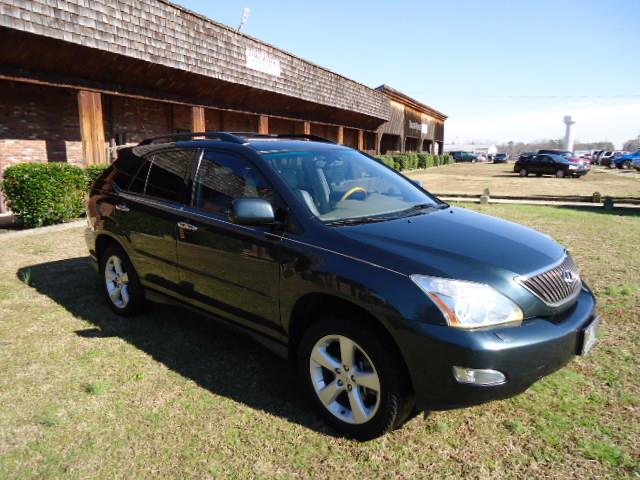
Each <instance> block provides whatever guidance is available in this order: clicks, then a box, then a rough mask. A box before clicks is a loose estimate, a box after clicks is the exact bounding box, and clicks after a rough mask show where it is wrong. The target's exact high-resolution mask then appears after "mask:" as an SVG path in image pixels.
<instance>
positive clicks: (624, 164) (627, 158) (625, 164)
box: [612, 149, 640, 170]
mask: <svg viewBox="0 0 640 480" xmlns="http://www.w3.org/2000/svg"><path fill="white" fill-rule="evenodd" d="M638 158H640V149H638V150H636V151H635V152H633V153H627V154H625V155H620V156H619V157H617V158H615V159H614V160H613V161H612V165H613V167H615V168H623V169H625V170H627V169H629V168H631V165H632V163H633V161H634V160H636V159H638Z"/></svg>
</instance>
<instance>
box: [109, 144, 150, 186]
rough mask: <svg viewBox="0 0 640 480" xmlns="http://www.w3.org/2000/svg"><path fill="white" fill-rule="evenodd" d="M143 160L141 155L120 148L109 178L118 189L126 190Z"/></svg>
mask: <svg viewBox="0 0 640 480" xmlns="http://www.w3.org/2000/svg"><path fill="white" fill-rule="evenodd" d="M143 162H144V160H143V159H142V157H140V156H138V155H136V154H135V153H133V151H132V150H131V149H124V150H120V152H118V160H117V161H116V162H115V163H114V164H113V170H112V171H111V173H110V174H109V177H110V178H109V179H110V180H111V181H112V182H113V183H114V184H116V185H117V186H118V187H119V188H120V189H122V190H126V189H127V188H128V187H129V184H130V183H131V180H132V179H133V177H134V176H135V175H136V173H137V172H138V170H140V165H142V163H143Z"/></svg>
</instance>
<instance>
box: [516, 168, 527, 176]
mask: <svg viewBox="0 0 640 480" xmlns="http://www.w3.org/2000/svg"><path fill="white" fill-rule="evenodd" d="M518 173H519V174H520V176H521V177H526V176H527V175H529V172H527V169H526V168H521V169H520V172H518Z"/></svg>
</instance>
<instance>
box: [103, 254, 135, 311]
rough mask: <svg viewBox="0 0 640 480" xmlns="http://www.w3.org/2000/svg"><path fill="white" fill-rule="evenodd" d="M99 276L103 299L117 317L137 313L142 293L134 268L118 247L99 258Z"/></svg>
mask: <svg viewBox="0 0 640 480" xmlns="http://www.w3.org/2000/svg"><path fill="white" fill-rule="evenodd" d="M100 274H101V277H102V286H103V289H102V290H103V293H104V296H105V299H106V300H107V303H108V305H109V307H110V308H111V309H112V310H113V311H114V312H116V313H118V314H119V315H124V316H130V315H135V314H137V313H139V312H140V311H141V310H142V307H143V305H144V291H143V289H142V285H141V284H140V279H139V278H138V274H137V273H136V270H135V268H133V265H132V264H131V261H130V260H129V257H128V256H127V254H126V253H125V252H124V250H122V248H119V247H109V248H107V249H106V250H105V251H104V252H103V253H102V256H101V257H100Z"/></svg>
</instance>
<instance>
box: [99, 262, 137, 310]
mask: <svg viewBox="0 0 640 480" xmlns="http://www.w3.org/2000/svg"><path fill="white" fill-rule="evenodd" d="M104 281H105V284H106V286H107V292H108V293H109V298H110V299H111V302H112V303H113V304H114V305H115V306H116V307H118V308H125V307H126V306H127V305H128V304H129V300H130V298H131V296H130V294H129V276H128V274H127V272H126V270H125V266H124V262H123V261H122V259H121V258H120V257H118V256H117V255H111V256H110V257H109V258H108V259H107V262H106V263H105V267H104Z"/></svg>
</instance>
